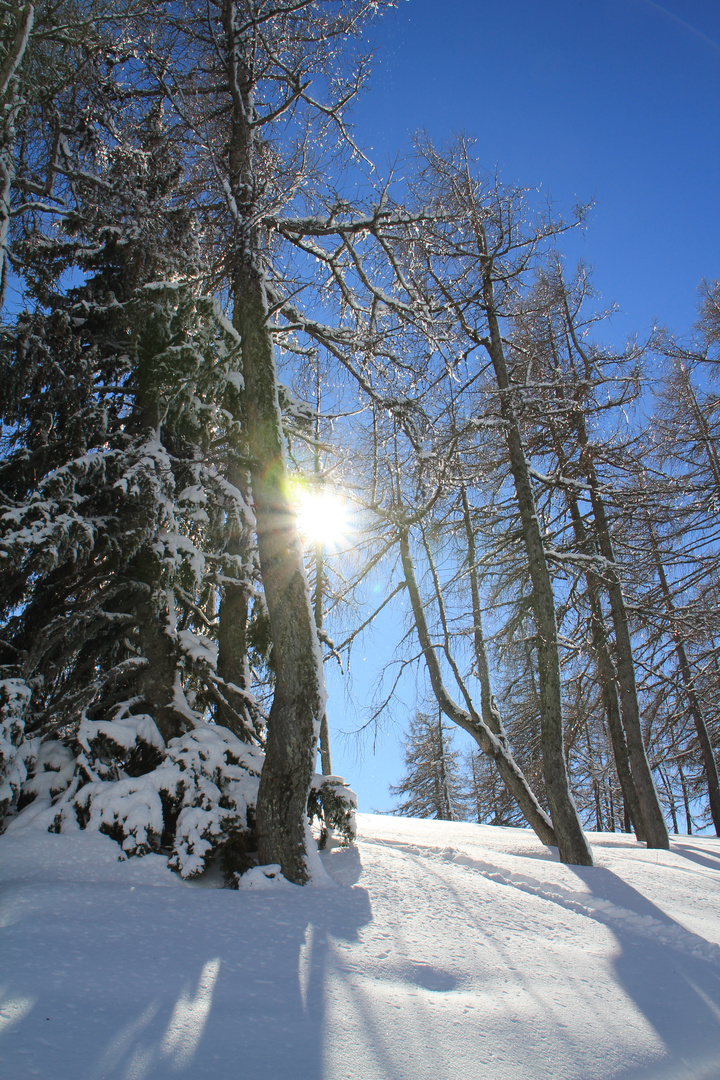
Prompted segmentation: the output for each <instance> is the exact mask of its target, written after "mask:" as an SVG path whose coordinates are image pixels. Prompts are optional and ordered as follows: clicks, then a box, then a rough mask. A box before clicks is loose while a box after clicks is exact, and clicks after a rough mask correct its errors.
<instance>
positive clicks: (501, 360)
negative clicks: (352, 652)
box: [481, 234, 592, 866]
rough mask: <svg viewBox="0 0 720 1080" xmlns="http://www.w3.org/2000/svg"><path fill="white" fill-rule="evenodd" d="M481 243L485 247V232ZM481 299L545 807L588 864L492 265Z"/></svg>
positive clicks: (565, 843) (550, 596)
mask: <svg viewBox="0 0 720 1080" xmlns="http://www.w3.org/2000/svg"><path fill="white" fill-rule="evenodd" d="M481 243H482V246H483V248H485V237H484V234H482V236H481ZM483 300H484V306H485V312H486V315H487V320H488V329H489V331H490V340H489V342H488V343H487V346H486V347H487V350H488V354H489V356H490V360H491V362H492V365H493V369H494V371H495V378H496V380H497V384H498V387H499V388H500V391H501V394H500V408H501V415H502V418H503V420H504V421H505V431H506V440H507V447H508V454H509V458H510V470H511V472H512V476H513V481H514V484H515V495H516V499H517V505H518V510H519V512H520V520H521V523H522V531H523V540H524V543H525V550H526V552H527V558H528V569H529V571H530V579H531V581H532V605H533V612H534V615H535V626H536V630H537V650H538V672H539V680H540V731H541V738H542V748H543V771H544V776H545V790H546V792H547V797H548V802H549V804H550V814H551V817H552V822H553V827H554V829H555V834H556V836H557V838H558V848H559V851H560V858H561V859H562V860H563V862H568V863H576V864H579V865H582V866H592V853H591V851H590V847H589V845H588V842H587V839H586V837H585V834H584V833H583V830H582V826H581V824H580V819H579V817H578V813H577V809H576V808H575V804H574V802H573V800H572V796H571V794H570V784H569V780H568V773H567V766H566V762H565V754H564V751H563V716H562V696H561V685H560V657H559V652H558V641H557V624H556V621H555V597H554V593H553V587H552V580H551V577H550V571H549V569H548V564H547V559H546V557H545V547H544V544H543V539H542V535H541V533H540V523H539V521H538V515H537V508H536V505H535V497H534V495H533V490H532V485H531V483H530V474H529V471H528V464H527V460H526V458H525V450H524V447H523V444H522V437H521V435H520V426H519V424H518V420H517V416H516V415H515V408H514V406H513V402H512V398H511V387H510V379H509V377H508V371H507V364H506V362H505V352H504V349H503V343H502V336H501V334H500V325H499V320H498V316H497V310H496V307H495V299H494V294H493V284H492V263H491V261H490V259H487V260H486V263H485V266H484V268H483Z"/></svg>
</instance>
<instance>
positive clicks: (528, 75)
mask: <svg viewBox="0 0 720 1080" xmlns="http://www.w3.org/2000/svg"><path fill="white" fill-rule="evenodd" d="M376 46H377V51H376V64H375V73H374V77H373V79H372V83H371V88H370V90H369V92H367V93H366V95H365V96H364V98H363V99H362V101H361V102H360V104H359V105H358V106H357V107H356V110H355V124H356V134H357V137H358V141H359V142H360V143H361V145H363V146H366V147H372V151H371V152H370V155H369V156H370V157H371V159H372V160H373V161H374V162H376V164H377V165H378V167H379V169H380V170H381V171H385V170H386V168H387V165H388V163H389V162H392V161H393V160H394V159H395V158H396V156H397V155H398V154H402V152H403V151H405V150H407V148H408V145H409V138H410V135H411V133H412V132H413V131H416V130H418V129H420V128H424V129H426V130H427V131H428V133H429V134H430V135H431V136H432V138H433V139H434V140H436V141H438V142H440V141H442V140H443V139H445V138H446V137H447V136H448V135H449V134H451V133H457V132H461V131H462V132H465V133H467V134H472V135H475V136H477V139H478V143H477V156H478V158H479V159H480V161H481V162H482V163H483V165H484V166H486V167H487V168H488V169H489V170H491V171H494V170H495V168H496V167H497V168H498V169H499V171H500V175H501V178H503V179H505V180H507V181H509V182H519V183H521V184H522V185H524V186H528V187H539V188H540V191H541V193H542V195H543V196H545V195H549V196H550V197H551V199H552V202H553V204H554V205H555V207H556V208H557V209H558V210H560V211H561V212H562V211H563V210H565V211H569V210H570V209H571V208H572V207H573V206H575V205H576V204H577V203H578V202H581V203H585V202H588V201H590V200H594V201H595V208H594V210H593V211H592V213H591V215H590V219H589V223H588V228H587V230H586V232H585V234H584V235H583V236H578V237H577V238H576V239H574V240H573V241H572V245H571V246H569V247H568V248H567V250H568V251H569V255H570V256H571V258H572V259H573V260H575V259H583V260H584V261H585V262H587V263H588V264H590V265H591V266H593V267H594V282H595V286H596V288H597V289H598V290H599V292H600V294H601V296H602V298H603V301H604V302H605V303H606V304H608V305H609V304H610V303H611V302H617V304H618V305H619V307H620V312H619V314H618V315H617V316H616V317H615V319H614V324H613V325H614V334H615V335H617V337H618V338H620V339H624V338H625V337H626V336H628V335H629V334H631V333H633V332H637V333H638V335H639V336H640V337H643V336H645V335H646V334H647V333H648V331H649V330H650V328H651V326H652V325H653V322H654V321H655V320H657V321H658V322H659V323H660V324H662V325H665V326H668V327H670V328H672V329H673V330H675V331H676V332H678V333H680V334H682V333H685V332H687V331H688V329H689V327H690V326H691V324H692V322H693V319H694V317H695V306H696V301H697V291H696V290H697V287H698V285H699V283H700V281H701V279H702V278H708V279H713V278H718V277H720V207H719V204H718V199H719V197H720V149H719V136H720V0H664V2H663V3H659V2H655V0H400V3H399V7H398V10H397V11H395V12H394V13H392V14H391V15H389V16H386V17H385V18H383V20H382V21H381V22H380V23H379V25H378V28H377V33H376ZM397 625H398V624H397V620H393V619H392V618H389V619H387V620H385V622H384V623H383V624H382V625H381V626H379V627H378V630H377V632H376V633H375V634H374V635H373V636H372V637H370V636H368V637H367V638H366V640H365V643H364V646H363V647H361V648H358V649H356V650H355V653H354V656H353V665H352V667H353V672H354V681H353V685H352V691H351V692H352V698H353V702H354V704H353V703H352V702H348V701H347V700H346V696H345V694H344V690H343V685H342V683H341V682H338V680H337V678H336V677H335V675H334V673H333V674H332V675H331V673H330V672H329V671H328V675H330V678H329V680H328V683H329V685H328V689H329V692H330V700H329V718H330V725H331V731H332V732H333V734H332V744H333V769H334V771H335V772H336V773H340V774H341V775H344V776H345V777H346V778H347V779H348V781H349V782H350V783H351V785H352V786H353V787H354V788H355V790H356V791H357V793H358V795H359V801H360V809H361V810H363V811H370V810H373V809H376V810H379V811H384V810H387V809H389V807H390V806H391V804H392V800H391V799H390V797H389V795H388V790H387V789H388V784H389V783H393V782H397V781H398V779H399V778H400V776H401V773H402V756H401V745H400V744H401V737H402V718H403V708H402V707H400V708H399V709H397V710H396V714H397V720H396V722H395V723H394V724H393V723H389V724H388V725H387V727H386V728H385V729H384V730H383V731H381V733H380V734H379V736H378V739H377V741H376V744H375V747H374V748H373V738H372V734H370V735H369V736H367V737H366V738H365V739H364V740H361V741H360V742H358V741H357V740H355V739H353V738H350V739H348V738H346V737H344V736H343V735H342V734H341V731H350V730H352V729H353V728H355V727H358V726H360V725H361V724H362V723H363V722H364V721H365V720H366V719H367V715H368V714H367V712H366V711H365V706H366V705H367V704H368V702H369V696H370V693H371V689H372V684H373V680H374V678H375V675H376V673H377V671H378V670H379V667H380V665H381V663H382V661H383V660H386V659H388V657H389V654H390V652H391V649H392V645H393V636H394V635H395V633H396V632H397ZM328 630H329V631H330V633H332V626H329V627H328ZM363 657H365V660H363ZM405 698H406V702H407V708H408V709H411V708H412V706H413V701H412V692H411V688H409V687H407V688H406V690H405Z"/></svg>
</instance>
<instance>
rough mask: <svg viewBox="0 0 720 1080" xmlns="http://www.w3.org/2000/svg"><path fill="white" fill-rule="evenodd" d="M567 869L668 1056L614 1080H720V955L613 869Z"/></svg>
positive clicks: (627, 988) (626, 987)
mask: <svg viewBox="0 0 720 1080" xmlns="http://www.w3.org/2000/svg"><path fill="white" fill-rule="evenodd" d="M674 846H675V845H674ZM568 869H570V870H572V871H573V872H574V873H575V874H576V875H577V876H578V877H579V878H580V879H581V881H582V882H583V883H584V885H585V886H586V888H587V889H588V891H589V895H588V897H587V902H588V908H589V913H591V915H592V917H593V918H596V919H597V920H598V921H599V922H602V923H604V924H605V925H606V926H608V927H609V928H610V929H611V930H612V932H613V934H614V935H615V938H616V939H617V942H618V945H619V947H620V948H619V952H618V954H617V956H616V957H615V961H614V965H615V969H616V973H617V976H618V982H619V984H620V985H621V986H622V987H623V989H624V990H625V992H626V993H627V994H628V996H629V997H630V998H631V999H632V1000H633V1001H634V1003H635V1005H636V1006H637V1008H638V1010H639V1011H640V1012H641V1013H642V1015H643V1016H644V1017H645V1019H646V1020H647V1021H648V1023H649V1024H650V1025H651V1026H652V1027H653V1029H654V1030H655V1032H656V1033H657V1035H658V1036H659V1038H660V1039H661V1040H662V1042H663V1044H664V1046H665V1050H666V1056H665V1057H664V1058H663V1059H662V1060H661V1061H659V1062H657V1061H656V1062H655V1063H654V1064H646V1065H640V1064H638V1065H637V1066H633V1067H631V1068H628V1069H623V1070H622V1071H621V1072H618V1073H617V1074H616V1076H615V1077H613V1080H718V1078H719V1077H720V949H719V948H718V947H717V946H716V945H714V944H712V943H709V942H707V941H706V940H705V938H702V937H700V936H699V935H697V934H694V933H692V932H691V931H689V930H686V929H685V928H684V927H683V926H681V925H680V924H679V923H677V922H676V921H675V920H673V919H672V918H670V917H669V916H668V915H667V914H666V913H665V912H663V911H662V910H661V909H660V908H658V907H656V905H655V904H653V903H652V902H651V901H650V900H648V899H647V897H645V896H643V894H642V893H640V892H638V891H637V890H636V889H634V888H632V886H630V885H628V884H627V883H626V882H625V881H623V880H622V878H620V877H618V876H617V875H616V874H614V873H613V872H612V871H611V870H608V869H606V868H603V867H594V868H585V867H578V866H570V867H568ZM560 902H561V901H560Z"/></svg>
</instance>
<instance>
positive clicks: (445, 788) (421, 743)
mask: <svg viewBox="0 0 720 1080" xmlns="http://www.w3.org/2000/svg"><path fill="white" fill-rule="evenodd" d="M390 794H391V795H392V796H395V797H398V796H401V797H402V796H404V798H403V801H402V802H401V803H400V804H399V805H398V806H397V807H396V808H395V810H394V811H393V812H394V813H396V814H402V815H403V816H404V817H420V818H427V817H432V818H436V819H437V820H438V821H462V820H464V817H465V805H464V794H463V778H462V774H461V771H460V752H459V751H458V750H454V749H453V748H452V729H448V728H446V727H445V725H444V724H443V722H442V714H440V715H438V716H437V717H434V718H433V717H431V716H428V715H427V714H426V713H417V714H416V715H415V716H414V717H413V719H412V720H411V721H410V728H409V731H408V734H407V737H406V739H405V775H404V777H403V779H402V780H401V781H400V783H399V784H397V785H391V787H390Z"/></svg>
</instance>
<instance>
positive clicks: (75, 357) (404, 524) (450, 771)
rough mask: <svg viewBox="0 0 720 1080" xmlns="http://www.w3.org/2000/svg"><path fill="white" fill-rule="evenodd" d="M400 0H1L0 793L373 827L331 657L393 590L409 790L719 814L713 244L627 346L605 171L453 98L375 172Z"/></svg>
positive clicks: (562, 814) (680, 820) (195, 839)
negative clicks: (332, 748)
mask: <svg viewBox="0 0 720 1080" xmlns="http://www.w3.org/2000/svg"><path fill="white" fill-rule="evenodd" d="M393 6H394V5H393V3H392V0H207V3H206V4H204V5H199V4H197V3H193V2H189V0H167V2H162V0H153V2H152V3H150V2H148V0H136V2H133V3H129V2H127V0H38V2H37V3H32V2H27V3H25V4H23V5H20V6H18V4H17V3H16V2H15V0H0V27H1V28H2V29H1V33H0V95H1V97H2V105H3V109H2V117H1V118H0V125H1V126H0V263H1V269H0V274H1V276H0V294H1V299H2V321H1V323H0V422H1V425H2V426H1V428H0V440H1V441H0V669H1V670H0V822H4V824H5V825H7V824H8V823H9V822H11V821H13V820H14V819H16V818H17V817H18V815H21V814H24V815H28V814H35V815H38V820H41V821H42V822H43V823H45V824H46V826H47V829H48V830H49V831H50V832H56V833H58V832H62V831H64V830H72V829H77V828H78V827H80V828H83V829H90V830H99V831H101V832H103V833H106V834H107V835H109V836H111V837H112V838H113V839H114V840H116V841H117V842H118V844H120V845H121V847H122V851H123V852H124V854H125V856H131V855H143V854H145V853H148V852H151V851H152V852H156V853H161V854H163V855H166V856H167V859H168V864H169V866H170V867H171V868H172V869H174V870H176V871H178V872H179V873H180V874H181V875H182V876H183V877H186V878H190V877H194V876H197V875H200V874H202V873H203V872H204V871H205V870H206V869H207V868H208V867H209V866H210V865H211V864H212V863H217V864H218V865H220V866H222V868H223V871H224V873H225V876H226V881H227V883H228V884H229V885H232V884H235V885H237V881H238V876H240V875H242V874H243V873H244V872H246V871H247V870H249V869H250V868H252V867H255V866H256V865H261V866H268V865H274V866H278V867H279V868H280V869H281V872H282V874H283V875H284V876H285V877H286V878H287V879H288V880H289V881H292V882H295V883H297V884H303V883H305V882H307V881H308V880H310V879H311V878H312V877H313V870H314V866H315V865H316V858H317V856H316V849H317V846H318V842H319V843H320V844H322V843H323V842H324V841H325V838H326V837H327V834H328V830H331V829H334V830H336V831H337V832H338V833H339V834H340V835H341V836H342V837H343V838H344V839H346V840H350V839H351V838H352V834H353V809H354V805H355V800H354V795H353V792H352V791H351V789H350V788H349V787H348V786H347V784H345V782H344V781H342V780H341V779H340V778H339V777H336V776H334V775H333V772H332V764H331V761H330V752H329V742H328V732H327V716H326V691H325V679H324V673H323V667H324V664H325V663H328V664H334V665H338V664H339V665H340V669H341V670H343V671H344V670H346V667H347V662H348V657H349V655H350V653H351V650H352V647H353V644H354V643H355V642H356V641H358V640H361V638H362V635H363V634H364V633H366V632H371V630H372V625H373V621H374V620H375V619H376V618H377V617H378V616H379V615H380V613H382V612H383V611H384V610H386V609H387V608H388V607H391V606H392V605H393V604H396V603H397V602H398V601H399V600H402V601H404V609H403V610H404V611H405V612H406V620H405V627H404V634H403V636H402V637H401V639H400V640H398V641H396V642H395V641H393V642H390V643H384V646H383V647H384V648H385V649H386V651H387V653H388V656H389V655H390V654H391V653H392V654H393V656H394V659H395V666H396V670H397V672H398V676H397V677H398V679H399V678H400V677H401V675H402V673H403V672H405V671H408V670H412V671H414V672H416V673H417V678H418V684H419V685H421V686H422V687H423V690H422V694H421V699H420V700H419V701H418V704H417V715H416V717H415V719H413V720H410V721H409V723H410V725H411V727H410V734H409V737H408V759H407V765H408V771H407V774H406V778H405V780H404V781H401V783H400V784H399V785H398V788H397V789H396V793H397V794H398V795H400V796H406V798H405V802H404V803H401V804H400V806H399V811H400V812H402V813H408V814H411V815H412V816H435V817H440V818H445V819H448V820H452V819H453V818H457V817H462V816H465V817H467V818H468V819H470V820H476V821H478V822H483V823H491V824H500V825H520V824H527V825H528V826H529V827H530V828H532V829H533V830H534V831H535V833H536V834H537V836H538V837H539V839H540V840H541V842H542V843H543V844H546V845H549V846H552V847H557V848H558V850H559V855H560V859H561V860H562V861H563V862H565V863H569V864H573V865H578V864H579V865H592V862H593V854H592V850H591V846H590V843H589V841H588V838H587V835H586V832H587V831H588V830H593V831H597V832H603V831H621V830H625V831H632V832H633V833H634V834H635V836H636V837H637V839H638V840H641V841H643V842H645V843H646V844H647V846H648V847H649V848H658V849H662V848H667V847H668V845H669V832H670V831H672V832H678V831H681V832H693V831H699V830H702V829H707V828H709V829H711V830H713V831H714V832H715V833H716V834H717V835H718V836H720V784H719V782H718V770H717V751H718V745H719V744H720V720H719V719H718V716H719V708H720V643H719V642H718V635H719V634H720V622H719V611H720V534H719V533H718V521H719V518H718V512H719V507H720V441H719V440H720V429H719V424H718V420H719V414H718V406H719V404H720V399H719V398H718V394H717V385H716V382H715V377H716V372H717V364H718V361H719V360H720V352H719V346H720V281H713V280H707V281H703V282H701V283H698V282H688V290H689V291H690V292H692V291H693V290H695V289H698V307H697V318H696V323H695V325H694V327H693V329H692V332H691V333H690V334H689V335H687V336H685V337H683V338H679V337H676V336H674V335H673V333H672V331H671V330H669V329H664V328H657V329H656V330H655V331H654V332H653V333H652V334H650V335H648V336H647V338H646V339H644V340H640V339H638V340H634V341H631V342H629V343H628V344H627V346H626V347H625V348H623V349H617V348H611V347H609V346H607V345H606V344H605V341H606V340H607V339H608V337H609V335H608V333H607V331H606V326H607V320H608V319H609V316H610V314H611V312H610V311H608V310H606V309H605V308H604V307H603V306H602V304H600V303H599V302H598V299H597V297H596V295H595V293H594V291H593V284H592V280H591V275H590V272H589V271H588V270H587V268H586V267H585V266H583V265H578V266H572V265H570V264H569V261H568V260H567V259H566V257H565V256H564V253H563V244H564V242H565V240H566V238H567V237H568V236H569V235H572V234H573V233H574V232H575V230H578V229H582V228H583V227H584V225H585V222H586V217H587V212H588V207H585V206H579V207H578V208H577V209H576V210H575V211H574V212H572V213H570V214H567V213H565V214H563V215H561V214H559V213H558V212H556V211H555V210H554V209H553V207H552V206H551V205H548V203H547V202H544V201H542V200H540V199H539V198H538V196H537V192H534V191H533V190H532V189H530V188H528V189H524V188H521V187H518V186H517V185H514V184H508V183H506V182H504V181H503V180H502V178H501V177H500V176H498V175H494V174H488V173H487V171H486V170H484V169H483V168H482V167H481V166H480V164H479V163H478V160H477V156H476V153H475V145H474V142H473V138H472V137H471V136H469V135H468V136H464V135H457V134H452V133H451V132H450V131H448V134H447V139H446V140H445V142H444V143H442V144H437V143H435V142H433V141H432V140H431V139H430V137H429V136H427V135H425V134H423V133H419V134H418V135H416V136H415V138H414V140H413V142H412V145H411V146H410V147H409V148H401V147H399V148H398V150H399V151H402V153H403V156H402V158H401V159H399V161H398V166H397V167H396V170H395V171H394V172H393V171H388V173H387V175H382V174H381V173H380V172H379V170H378V169H377V167H375V166H374V165H372V164H371V162H370V161H369V160H368V157H367V156H366V153H365V150H364V148H363V147H362V146H361V145H359V144H358V143H357V142H356V140H355V137H354V133H353V128H352V106H353V103H354V102H355V100H356V98H357V97H358V95H360V94H361V93H362V90H363V87H364V86H365V85H366V83H367V80H368V78H369V77H370V68H371V55H370V53H371V50H370V48H369V46H368V42H369V41H370V40H371V39H372V38H373V36H374V35H375V33H376V31H377V30H378V29H379V27H380V26H381V16H382V14H383V9H385V8H389V7H393ZM529 179H530V180H533V179H534V178H529ZM649 418H651V422H650V419H649ZM332 497H336V498H342V499H343V500H344V501H345V504H346V505H347V506H349V507H350V511H349V514H350V515H351V516H352V520H353V527H352V529H350V528H348V530H347V534H346V535H345V536H344V537H343V542H342V544H340V545H339V546H338V548H337V549H335V548H334V547H333V546H332V545H331V544H329V543H325V542H324V539H323V537H322V535H320V534H318V535H313V536H308V535H307V534H308V533H309V532H311V531H312V530H310V529H309V528H305V529H304V526H303V521H304V519H305V518H306V517H308V518H309V519H310V520H312V518H313V517H321V516H322V511H321V507H322V500H323V499H328V498H332ZM378 583H379V584H380V586H381V587H379V584H378ZM391 699H392V687H391V688H390V692H389V696H388V698H387V699H386V700H385V701H381V702H379V703H378V711H377V715H379V714H380V712H381V711H382V708H383V706H387V707H389V706H390V705H391ZM454 726H457V727H459V728H461V729H463V730H464V731H465V732H466V733H467V734H468V735H469V736H470V738H471V739H472V740H473V743H474V746H475V747H476V749H474V750H473V753H472V754H471V755H470V756H469V758H468V762H467V767H466V769H465V774H466V775H465V779H462V778H461V776H460V769H459V765H458V760H457V757H453V751H452V750H451V748H450V743H449V737H450V732H451V731H452V729H453V727H454ZM379 737H380V736H379ZM413 755H414V756H413ZM318 756H319V760H318ZM423 762H424V763H425V764H423ZM428 768H429V770H430V772H429V773H428V772H427V770H428ZM423 770H425V771H424V773H423ZM421 774H423V775H421ZM428 777H430V783H431V786H432V785H434V787H433V791H434V794H433V797H432V798H430V797H425V796H422V797H420V796H419V795H418V791H419V787H420V785H421V784H422V783H424V782H425V781H426V780H428ZM413 778H414V779H413ZM461 803H462V807H463V809H462V810H460V804H461ZM311 823H312V824H311ZM0 828H2V824H0Z"/></svg>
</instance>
